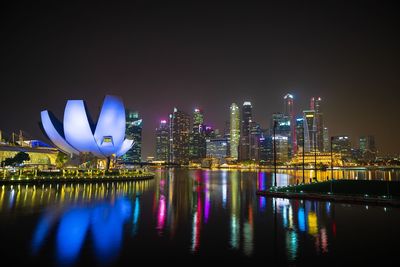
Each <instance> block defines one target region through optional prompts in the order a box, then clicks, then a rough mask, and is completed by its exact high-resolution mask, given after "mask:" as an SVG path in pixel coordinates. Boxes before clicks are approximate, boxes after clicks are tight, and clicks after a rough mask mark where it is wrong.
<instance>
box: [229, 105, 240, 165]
mask: <svg viewBox="0 0 400 267" xmlns="http://www.w3.org/2000/svg"><path fill="white" fill-rule="evenodd" d="M239 112H240V111H239V107H238V106H237V105H236V104H235V103H232V105H231V107H230V156H231V157H232V158H234V159H238V155H239V153H238V149H239V140H240V113H239Z"/></svg>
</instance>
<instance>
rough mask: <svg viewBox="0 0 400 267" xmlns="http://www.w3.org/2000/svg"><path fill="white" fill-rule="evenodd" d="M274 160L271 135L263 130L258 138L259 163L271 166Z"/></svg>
mask: <svg viewBox="0 0 400 267" xmlns="http://www.w3.org/2000/svg"><path fill="white" fill-rule="evenodd" d="M273 160H274V149H273V140H272V135H271V134H270V131H269V130H263V131H262V136H261V138H260V162H261V163H267V164H271V163H272V162H273Z"/></svg>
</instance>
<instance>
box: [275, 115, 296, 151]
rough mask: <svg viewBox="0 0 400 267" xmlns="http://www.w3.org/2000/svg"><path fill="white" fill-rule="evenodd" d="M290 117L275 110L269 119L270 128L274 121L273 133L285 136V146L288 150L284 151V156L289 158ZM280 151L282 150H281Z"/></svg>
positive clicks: (290, 145) (290, 146)
mask: <svg viewBox="0 0 400 267" xmlns="http://www.w3.org/2000/svg"><path fill="white" fill-rule="evenodd" d="M290 120H291V119H290V117H289V116H287V115H285V114H283V113H280V112H276V113H273V114H272V120H271V129H272V128H273V127H274V123H275V122H276V129H275V133H276V135H279V136H284V137H286V138H285V140H286V141H285V142H286V144H285V147H287V148H288V151H286V155H285V158H290V157H291V156H292V151H293V150H292V142H291V140H292V128H291V122H290ZM282 153H284V152H283V150H282Z"/></svg>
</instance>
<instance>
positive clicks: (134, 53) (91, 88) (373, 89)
mask: <svg viewBox="0 0 400 267" xmlns="http://www.w3.org/2000/svg"><path fill="white" fill-rule="evenodd" d="M14 2H16V1H14ZM66 2H67V1H66ZM160 2H161V4H160V3H158V2H155V1H131V4H130V5H129V6H123V5H115V4H111V3H113V1H108V3H109V4H100V3H98V2H94V3H96V4H93V5H83V4H79V5H78V4H76V5H74V4H71V3H65V4H64V5H62V4H60V3H59V1H53V4H40V3H38V2H37V1H32V2H31V3H30V4H29V5H26V4H22V3H20V4H19V5H13V6H9V5H5V4H4V3H2V4H1V6H0V12H1V18H0V19H1V26H0V28H1V44H0V46H1V50H0V53H1V60H0V67H1V72H0V86H1V100H2V101H1V103H0V115H1V116H0V129H1V130H3V131H4V132H6V133H11V132H12V131H18V130H19V129H22V130H23V131H24V132H26V133H27V135H29V136H30V137H31V138H39V139H43V140H45V138H44V136H43V135H42V133H41V130H40V128H39V126H38V122H39V120H40V111H41V110H43V109H49V110H51V111H53V112H54V113H55V114H56V115H57V116H58V117H59V118H62V114H63V109H64V106H65V104H66V101H67V100H68V99H85V100H86V101H87V104H88V107H89V109H90V110H91V112H92V116H93V117H95V116H97V113H98V111H99V107H100V105H101V102H102V100H103V97H104V95H106V94H116V95H119V96H121V97H122V98H123V99H124V102H125V106H126V107H127V108H131V109H134V110H138V111H139V112H140V114H141V115H142V117H143V119H144V133H143V158H144V159H145V158H146V156H149V155H154V147H155V136H154V130H155V128H156V127H157V124H158V122H159V120H160V119H162V118H167V116H168V114H169V113H170V112H171V111H172V109H173V107H174V106H177V107H179V108H181V109H183V110H185V111H186V112H188V113H189V112H190V113H191V112H192V110H193V108H194V107H200V108H202V109H203V110H204V113H205V120H206V122H207V123H209V124H211V125H213V126H215V127H217V128H220V129H221V130H222V129H223V127H224V122H225V121H226V120H228V119H229V105H230V104H231V103H232V102H236V103H237V104H239V105H240V106H241V105H242V104H243V101H251V102H252V103H253V110H254V114H255V120H256V121H258V122H260V123H261V125H262V126H263V127H267V125H268V124H269V121H270V116H271V114H272V113H273V112H276V111H283V96H284V95H285V94H286V93H288V92H291V93H292V94H294V96H295V101H296V102H295V109H296V111H297V112H299V113H300V111H301V110H303V109H307V108H308V107H309V99H310V98H311V97H312V96H314V95H315V96H321V97H322V98H323V106H322V110H323V112H324V120H325V125H326V126H327V127H328V128H329V131H330V134H331V135H338V134H348V135H350V136H351V137H352V142H353V143H354V144H355V145H356V146H357V145H358V141H357V137H358V136H359V135H363V134H373V135H375V136H376V142H377V146H378V149H379V150H380V151H381V152H390V153H393V152H400V138H399V131H400V126H399V111H400V108H399V104H398V103H399V97H400V67H399V60H400V38H399V28H400V27H399V26H400V25H399V24H400V23H399V18H398V16H399V14H400V13H399V9H397V8H396V7H395V6H394V4H395V2H396V1H350V0H348V1H315V2H314V1H292V2H291V1H273V2H276V3H271V4H265V3H263V2H267V1H255V2H254V3H253V4H251V1H243V3H241V4H240V3H236V2H238V1H227V2H225V3H223V2H222V1H209V2H208V1H181V2H179V3H178V2H176V3H174V2H172V1H160ZM216 2H218V3H219V4H216ZM234 2H235V3H234ZM268 2H269V1H268ZM271 2H272V1H271ZM261 3H263V4H261ZM277 3H279V4H277ZM46 141H47V140H46Z"/></svg>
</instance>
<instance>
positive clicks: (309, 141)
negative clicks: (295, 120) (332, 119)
mask: <svg viewBox="0 0 400 267" xmlns="http://www.w3.org/2000/svg"><path fill="white" fill-rule="evenodd" d="M315 117H316V116H315V111H314V110H305V111H303V125H304V152H311V151H315V149H317V147H316V142H315V140H316V139H315V136H316V134H315V133H316V129H317V127H316V119H315Z"/></svg>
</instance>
